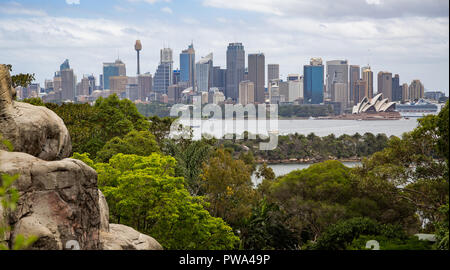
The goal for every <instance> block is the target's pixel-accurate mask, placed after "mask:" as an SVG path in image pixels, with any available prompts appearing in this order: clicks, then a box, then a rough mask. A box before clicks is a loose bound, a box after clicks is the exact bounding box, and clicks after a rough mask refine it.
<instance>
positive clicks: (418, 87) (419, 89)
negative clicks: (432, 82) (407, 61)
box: [408, 80, 425, 101]
mask: <svg viewBox="0 0 450 270" xmlns="http://www.w3.org/2000/svg"><path fill="white" fill-rule="evenodd" d="M424 92H425V88H424V86H423V84H422V82H421V81H420V80H413V81H412V82H411V84H410V85H409V88H408V94H409V100H411V101H413V100H418V99H421V98H423V95H424Z"/></svg>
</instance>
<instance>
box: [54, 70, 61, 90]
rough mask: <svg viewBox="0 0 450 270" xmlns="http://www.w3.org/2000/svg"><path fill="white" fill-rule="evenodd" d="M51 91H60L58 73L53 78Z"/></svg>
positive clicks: (59, 75)
mask: <svg viewBox="0 0 450 270" xmlns="http://www.w3.org/2000/svg"><path fill="white" fill-rule="evenodd" d="M53 91H55V92H56V91H62V82H61V74H60V73H59V72H58V73H56V74H55V77H53Z"/></svg>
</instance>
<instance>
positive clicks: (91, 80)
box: [88, 75, 95, 95]
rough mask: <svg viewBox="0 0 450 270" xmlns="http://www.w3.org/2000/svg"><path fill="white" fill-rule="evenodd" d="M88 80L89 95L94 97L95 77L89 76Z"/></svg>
mask: <svg viewBox="0 0 450 270" xmlns="http://www.w3.org/2000/svg"><path fill="white" fill-rule="evenodd" d="M88 80H89V91H88V92H89V95H92V92H94V91H95V77H94V75H89V76H88Z"/></svg>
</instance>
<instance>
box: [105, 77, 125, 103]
mask: <svg viewBox="0 0 450 270" xmlns="http://www.w3.org/2000/svg"><path fill="white" fill-rule="evenodd" d="M109 83H110V87H111V88H110V90H111V92H110V93H111V95H112V94H116V95H117V96H118V97H119V98H121V97H122V96H125V95H124V94H123V93H125V92H126V90H127V84H128V77H127V76H111V77H110V78H109Z"/></svg>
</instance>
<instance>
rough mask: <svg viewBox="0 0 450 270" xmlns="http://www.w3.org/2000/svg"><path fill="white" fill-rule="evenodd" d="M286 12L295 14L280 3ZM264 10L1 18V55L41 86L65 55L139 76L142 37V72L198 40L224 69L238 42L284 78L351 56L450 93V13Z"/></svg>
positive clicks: (87, 65)
mask: <svg viewBox="0 0 450 270" xmlns="http://www.w3.org/2000/svg"><path fill="white" fill-rule="evenodd" d="M134 1H137V0H134ZM141 1H143V0H141ZM229 1H231V2H233V1H234V0H229ZM249 1H252V0H249ZM317 1H321V0H317ZM263 3H266V4H270V3H268V2H263ZM362 3H363V4H365V3H364V1H362ZM164 6H165V5H162V7H164ZM136 9H137V8H136ZM156 11H157V12H158V11H159V9H156ZM280 12H282V13H284V14H288V13H287V12H290V11H288V10H287V9H284V8H280ZM262 14H263V15H262V16H261V17H258V16H254V17H248V18H247V17H243V18H244V19H243V20H242V21H241V20H233V19H230V18H228V17H225V16H223V17H217V18H215V19H213V20H212V21H210V22H208V23H204V21H203V19H202V18H201V17H195V18H192V17H182V16H181V17H180V18H178V19H177V20H156V19H152V18H151V17H149V18H142V19H140V20H139V21H131V20H127V21H126V22H124V21H122V20H120V18H119V19H116V18H114V19H111V20H107V19H100V18H98V19H85V18H84V19H82V18H66V17H51V16H48V17H40V18H33V17H27V16H25V17H19V16H18V17H14V18H3V17H0V59H1V60H2V62H5V63H11V64H13V66H14V67H15V70H17V72H33V73H36V75H37V79H38V81H39V82H41V83H42V82H43V81H44V79H46V78H51V77H52V75H53V72H54V71H55V70H57V69H58V67H59V65H60V64H61V62H62V61H63V60H64V59H66V58H68V59H69V60H70V64H71V66H72V67H73V68H74V70H75V72H76V73H77V75H78V78H79V79H80V77H81V76H82V75H83V74H84V73H94V75H96V76H98V74H100V73H101V72H102V63H103V62H110V61H114V59H115V58H116V57H117V55H118V53H119V54H120V57H121V59H122V60H123V61H124V62H125V63H126V64H127V73H128V74H129V75H132V74H134V73H135V68H136V63H135V57H136V56H135V51H134V49H133V48H134V47H133V46H134V41H135V40H136V39H140V40H141V42H142V44H143V50H142V52H141V69H142V71H143V72H148V71H149V72H151V73H154V72H155V70H156V67H157V64H158V62H159V50H160V49H161V48H162V47H163V46H167V45H168V46H170V47H171V48H172V49H173V53H174V55H173V59H174V61H175V63H174V67H175V68H176V67H178V65H179V64H178V59H179V57H178V54H179V53H180V52H181V50H182V49H186V47H187V45H188V44H190V42H191V40H193V41H194V47H195V50H196V54H197V55H198V56H200V55H206V54H207V53H209V52H211V51H212V52H213V53H214V65H220V66H222V67H225V64H226V47H227V45H228V43H229V42H235V41H236V42H242V43H243V44H244V46H245V51H246V52H247V53H253V52H258V51H261V52H264V53H265V55H266V63H279V64H280V72H281V74H283V76H285V75H287V74H288V73H302V72H303V71H302V66H303V65H304V64H305V63H308V61H309V58H310V57H314V56H318V57H322V58H323V59H324V61H328V60H332V59H340V58H346V59H348V60H349V62H350V63H351V64H359V65H365V64H367V62H370V64H371V66H372V67H373V69H374V71H375V72H378V71H379V70H388V71H391V72H393V73H399V74H400V80H401V82H408V83H409V82H411V80H412V79H415V78H419V79H421V80H422V81H423V82H424V84H425V87H426V89H430V90H433V89H435V90H444V89H446V90H447V92H448V80H449V79H448V74H447V73H448V71H449V70H448V67H449V63H448V62H449V55H448V49H449V19H448V17H447V18H442V17H439V18H425V17H420V16H419V17H418V16H410V17H398V18H381V19H380V18H351V19H347V20H343V19H341V18H328V19H324V18H322V17H318V18H315V17H314V16H312V17H311V16H300V15H299V16H293V15H287V16H276V15H275V14H274V13H272V14H271V13H267V12H263V13H262ZM267 14H269V15H267ZM186 16H188V15H186ZM180 22H182V23H180ZM237 29H238V30H237Z"/></svg>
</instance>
